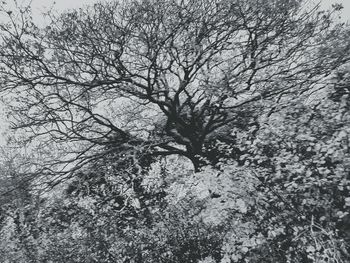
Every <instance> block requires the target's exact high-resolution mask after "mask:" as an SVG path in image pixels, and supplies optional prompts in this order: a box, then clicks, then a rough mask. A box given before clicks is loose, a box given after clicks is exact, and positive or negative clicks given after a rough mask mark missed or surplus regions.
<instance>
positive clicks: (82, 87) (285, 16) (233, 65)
mask: <svg viewBox="0 0 350 263" xmlns="http://www.w3.org/2000/svg"><path fill="white" fill-rule="evenodd" d="M307 3H308V2H307V1H299V0H290V1H285V0H270V1H262V0H258V1H256V0H254V1H250V0H248V1H240V0H214V1H212V0H203V1H196V0H162V1H155V0H137V1H112V2H109V3H99V4H95V5H93V6H91V7H89V8H84V9H79V10H72V11H69V12H66V13H63V14H62V15H59V16H53V15H51V23H50V24H49V26H46V27H39V26H37V25H35V24H34V23H33V22H32V19H31V15H30V12H29V11H28V10H27V9H21V10H20V11H18V12H9V11H8V10H2V13H3V14H7V16H8V18H9V19H8V23H3V24H2V25H0V26H1V38H2V44H1V48H0V76H1V77H0V85H1V86H0V88H1V92H2V94H3V96H4V97H5V98H7V104H8V105H10V112H11V114H12V117H11V120H12V121H13V125H14V128H16V129H21V130H24V131H26V132H27V133H26V134H28V136H27V139H29V140H35V141H36V145H40V147H42V148H41V149H45V147H44V146H47V145H50V147H53V145H56V146H57V147H59V149H60V150H62V151H63V152H64V155H60V156H52V157H51V158H50V160H51V165H52V166H47V165H45V166H44V169H43V170H41V172H42V173H48V174H56V175H57V174H59V175H61V174H66V173H67V172H69V171H72V170H74V169H78V168H79V167H81V166H83V165H84V164H86V163H87V162H90V161H91V160H93V159H95V158H100V157H101V156H102V157H103V156H104V155H105V154H106V149H108V151H115V149H118V152H119V153H120V154H126V153H128V154H129V155H130V153H132V154H131V155H132V156H136V157H135V158H136V159H137V158H139V156H140V155H142V153H144V152H145V151H146V152H148V153H149V154H151V155H154V156H156V155H169V154H180V155H183V156H186V157H188V158H189V159H190V160H191V161H192V162H193V164H194V167H195V169H197V170H198V169H199V168H200V165H201V163H200V156H201V155H203V145H204V143H205V142H206V141H208V140H211V139H213V138H214V139H215V136H217V135H218V134H219V133H220V134H222V133H226V134H228V135H229V134H230V132H231V131H230V129H231V128H232V127H235V126H237V125H241V124H242V121H246V123H247V125H253V124H254V123H256V122H257V117H258V116H259V115H260V114H262V112H263V110H264V109H268V110H271V109H273V107H274V106H275V104H276V103H278V102H279V101H281V100H284V98H286V97H291V96H298V94H301V93H304V92H308V91H310V90H312V89H314V88H315V87H317V88H318V87H320V86H321V85H322V82H323V81H324V80H325V78H326V77H327V76H328V75H330V74H332V72H333V71H334V70H335V69H336V68H337V67H339V66H340V65H342V64H343V63H344V61H346V60H347V58H346V57H344V55H343V51H344V50H346V46H345V45H342V44H341V43H342V42H339V41H337V39H338V36H337V35H338V34H340V32H342V31H343V30H344V29H343V28H342V27H341V26H340V25H336V24H334V23H333V22H332V12H322V11H320V10H319V7H318V6H313V5H310V6H309V7H307V6H306V5H305V4H307ZM336 9H339V8H336ZM330 41H333V42H332V43H338V44H339V48H338V49H337V51H338V52H333V51H331V49H330V48H328V43H329V42H330ZM252 107H253V109H255V110H253V112H254V114H248V112H251V111H250V109H251V108H252ZM219 131H220V132H219ZM40 147H39V149H40ZM101 149H103V151H101ZM54 152H59V151H58V150H57V151H54ZM58 168H60V172H58V171H57V169H58Z"/></svg>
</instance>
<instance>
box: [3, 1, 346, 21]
mask: <svg viewBox="0 0 350 263" xmlns="http://www.w3.org/2000/svg"><path fill="white" fill-rule="evenodd" d="M10 1H11V0H8V2H10ZM22 1H24V2H27V1H26V0H22ZM102 1H105V0H102ZM19 2H21V1H20V0H19ZM54 2H55V7H56V8H57V9H58V10H61V11H63V10H66V9H71V8H78V7H82V6H84V5H89V4H92V3H96V2H99V1H98V0H32V7H33V10H34V11H35V12H38V13H41V11H44V10H46V9H47V7H49V6H51V5H52V4H53V3H54ZM320 2H321V5H322V6H323V7H325V8H328V7H330V6H331V5H332V4H334V3H340V4H342V5H343V6H344V9H343V19H344V21H347V20H349V21H350V0H320Z"/></svg>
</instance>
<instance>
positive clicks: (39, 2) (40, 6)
mask: <svg viewBox="0 0 350 263" xmlns="http://www.w3.org/2000/svg"><path fill="white" fill-rule="evenodd" d="M13 1H14V0H7V3H8V4H11V2H12V3H13ZM17 1H18V3H28V2H30V0H17ZM101 1H102V2H103V1H106V0H32V1H31V5H32V10H33V13H34V18H35V19H36V20H37V21H40V20H41V19H40V16H41V15H40V14H41V13H43V12H45V11H47V10H48V9H49V8H50V7H52V5H53V4H54V7H55V9H56V10H57V11H58V12H61V11H64V10H67V9H74V8H79V7H83V6H85V5H90V4H93V3H96V2H101ZM320 2H321V6H322V7H323V8H325V9H327V8H330V7H331V5H332V4H334V3H340V4H342V5H343V7H344V9H343V10H342V18H341V20H343V21H349V23H350V0H321V1H320ZM35 16H36V17H35ZM0 21H1V17H0ZM1 113H2V108H1V105H0V145H1V144H3V143H4V141H5V140H4V138H3V136H2V134H1V133H2V131H3V130H4V127H6V121H4V119H5V118H4V117H1Z"/></svg>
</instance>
